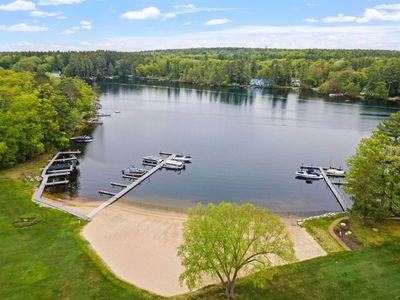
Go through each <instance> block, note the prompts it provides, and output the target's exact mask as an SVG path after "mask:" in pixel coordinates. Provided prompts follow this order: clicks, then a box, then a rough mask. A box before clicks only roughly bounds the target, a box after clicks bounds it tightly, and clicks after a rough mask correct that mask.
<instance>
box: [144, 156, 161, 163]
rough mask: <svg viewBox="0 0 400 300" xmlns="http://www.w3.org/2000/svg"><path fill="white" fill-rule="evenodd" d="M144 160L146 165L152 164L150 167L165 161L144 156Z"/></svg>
mask: <svg viewBox="0 0 400 300" xmlns="http://www.w3.org/2000/svg"><path fill="white" fill-rule="evenodd" d="M142 159H143V163H144V164H150V165H157V164H159V163H160V162H162V161H163V160H162V158H161V157H159V156H153V155H150V156H144V157H142Z"/></svg>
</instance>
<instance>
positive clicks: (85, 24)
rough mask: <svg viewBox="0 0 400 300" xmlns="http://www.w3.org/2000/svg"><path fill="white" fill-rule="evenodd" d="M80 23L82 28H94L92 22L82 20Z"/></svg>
mask: <svg viewBox="0 0 400 300" xmlns="http://www.w3.org/2000/svg"><path fill="white" fill-rule="evenodd" d="M80 24H81V27H80V28H82V29H92V22H89V21H85V20H82V21H81V22H80Z"/></svg>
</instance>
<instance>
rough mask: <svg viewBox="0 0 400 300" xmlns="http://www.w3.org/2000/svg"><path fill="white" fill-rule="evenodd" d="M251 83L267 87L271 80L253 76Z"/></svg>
mask: <svg viewBox="0 0 400 300" xmlns="http://www.w3.org/2000/svg"><path fill="white" fill-rule="evenodd" d="M249 85H251V86H257V87H266V86H268V85H269V82H268V80H265V79H258V78H252V79H250V81H249Z"/></svg>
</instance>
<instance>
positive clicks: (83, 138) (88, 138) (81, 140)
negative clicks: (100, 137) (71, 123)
mask: <svg viewBox="0 0 400 300" xmlns="http://www.w3.org/2000/svg"><path fill="white" fill-rule="evenodd" d="M70 140H71V141H73V142H75V143H90V142H92V141H93V138H92V137H91V136H89V135H82V136H75V137H72V138H70Z"/></svg>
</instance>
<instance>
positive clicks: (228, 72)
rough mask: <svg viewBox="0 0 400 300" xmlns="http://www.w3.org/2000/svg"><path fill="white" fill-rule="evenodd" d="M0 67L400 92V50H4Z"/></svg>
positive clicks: (378, 94) (380, 95)
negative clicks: (258, 81)
mask: <svg viewBox="0 0 400 300" xmlns="http://www.w3.org/2000/svg"><path fill="white" fill-rule="evenodd" d="M0 67H3V68H7V69H10V68H13V69H15V70H19V71H21V70H23V71H31V72H38V73H44V72H49V71H53V70H61V71H62V73H63V74H64V75H66V76H71V77H75V76H78V77H82V78H89V77H93V76H95V77H102V78H104V77H107V76H113V77H120V78H126V77H128V76H133V77H146V78H154V79H167V80H178V81H181V82H189V83H199V84H211V85H247V84H248V82H249V80H250V79H251V78H254V77H258V78H260V79H265V80H268V81H269V83H270V84H271V85H272V86H289V85H290V84H291V80H293V79H297V80H300V81H301V85H302V86H303V87H305V88H318V90H319V91H320V92H321V93H324V94H329V93H344V94H346V95H348V96H351V97H359V96H360V94H363V95H365V96H366V97H369V98H376V99H381V100H385V99H386V98H387V97H388V96H390V97H396V96H400V52H399V51H382V50H318V49H308V50H285V49H244V48H211V49H204V48H198V49H180V50H163V51H144V52H132V53H128V52H115V51H93V52H85V51H82V52H26V53H20V52H18V53H5V54H3V55H0Z"/></svg>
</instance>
